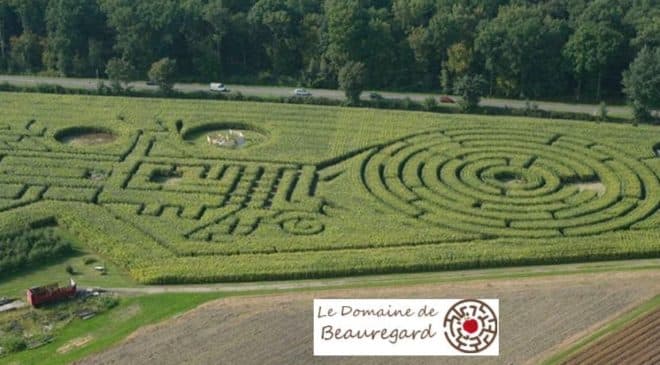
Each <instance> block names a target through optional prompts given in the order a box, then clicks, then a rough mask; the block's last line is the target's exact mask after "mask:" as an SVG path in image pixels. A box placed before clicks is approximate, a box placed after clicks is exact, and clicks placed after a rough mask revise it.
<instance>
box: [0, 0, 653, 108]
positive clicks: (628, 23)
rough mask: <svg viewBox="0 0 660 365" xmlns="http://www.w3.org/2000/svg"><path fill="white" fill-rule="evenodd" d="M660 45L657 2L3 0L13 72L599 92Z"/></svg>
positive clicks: (616, 94)
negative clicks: (154, 72) (351, 79)
mask: <svg viewBox="0 0 660 365" xmlns="http://www.w3.org/2000/svg"><path fill="white" fill-rule="evenodd" d="M659 46H660V4H659V3H658V1H657V0H593V1H587V0H545V1H543V0H324V1H321V0H140V1H134V0H0V72H5V73H45V74H57V75H61V76H85V77H97V76H98V77H105V76H107V75H106V72H107V70H108V69H109V67H108V66H110V69H111V70H116V69H117V68H119V70H121V71H122V72H124V73H125V74H126V77H127V78H145V77H146V76H147V73H148V71H149V70H150V68H151V67H152V65H153V64H154V63H155V62H158V61H159V60H162V59H163V58H167V59H169V60H172V61H173V64H175V65H176V67H175V68H172V69H171V71H172V72H173V73H174V74H175V77H176V79H178V80H182V81H183V80H187V81H202V82H208V81H209V80H218V81H224V82H236V83H284V84H299V85H305V86H308V87H325V88H336V87H337V86H338V85H339V82H340V81H341V80H340V78H341V77H340V76H342V74H346V73H347V74H349V75H350V74H352V73H354V71H355V70H356V67H357V68H358V69H360V68H362V69H361V70H360V71H361V74H360V78H361V80H360V81H361V82H362V83H363V84H364V86H365V87H368V88H374V89H400V90H433V91H441V92H446V93H449V92H451V91H453V90H455V86H456V85H455V84H461V83H463V81H465V80H464V77H465V76H467V75H479V77H480V79H479V80H480V82H481V81H483V85H484V89H485V92H486V93H487V94H489V95H498V96H505V97H520V98H556V97H564V98H566V97H570V98H575V99H577V100H602V99H605V98H620V97H621V95H622V92H623V90H624V88H623V86H622V80H623V74H624V71H625V70H627V69H628V68H629V66H630V64H631V63H632V62H633V61H634V60H635V58H636V57H637V55H638V54H640V53H641V51H642V50H643V49H648V50H651V53H653V51H654V50H656V49H658V47H659ZM347 65H350V67H349V68H348V69H345V70H344V71H342V68H346V66H347ZM356 65H357V66H356ZM166 66H168V67H170V66H169V65H166Z"/></svg>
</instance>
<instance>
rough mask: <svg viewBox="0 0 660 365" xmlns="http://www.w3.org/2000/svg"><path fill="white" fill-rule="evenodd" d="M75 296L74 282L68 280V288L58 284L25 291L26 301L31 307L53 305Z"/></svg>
mask: <svg viewBox="0 0 660 365" xmlns="http://www.w3.org/2000/svg"><path fill="white" fill-rule="evenodd" d="M75 295H76V282H75V281H73V279H70V282H69V286H67V287H60V286H59V285H58V284H56V283H55V284H48V285H44V286H37V287H33V288H30V289H28V290H27V300H28V303H30V304H31V305H32V306H33V307H38V306H40V305H42V304H45V303H53V302H57V301H59V300H62V299H66V298H73V297H74V296H75Z"/></svg>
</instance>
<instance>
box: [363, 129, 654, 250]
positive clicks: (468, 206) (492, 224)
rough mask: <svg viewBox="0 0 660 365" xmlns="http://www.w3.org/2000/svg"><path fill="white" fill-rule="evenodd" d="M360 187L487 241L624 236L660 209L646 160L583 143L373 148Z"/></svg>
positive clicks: (462, 137)
mask: <svg viewBox="0 0 660 365" xmlns="http://www.w3.org/2000/svg"><path fill="white" fill-rule="evenodd" d="M361 171H362V173H361V176H362V181H363V183H364V185H365V187H366V188H367V190H368V191H369V192H370V193H371V194H372V195H373V196H375V197H376V198H377V199H378V200H380V202H381V203H383V204H385V205H388V206H390V207H391V208H392V209H394V210H397V211H399V212H402V213H404V214H406V215H408V216H411V217H414V218H416V219H419V220H422V221H425V222H427V223H430V224H433V225H438V226H442V227H449V228H453V229H456V230H460V231H464V232H471V233H479V234H481V235H482V237H483V238H490V237H529V238H537V237H554V236H557V237H560V236H581V235H592V234H599V233H602V232H608V231H615V230H621V229H627V228H629V227H630V226H631V225H633V224H635V223H637V222H639V221H641V220H643V219H645V218H647V217H649V216H651V215H652V214H653V213H654V212H655V211H657V210H658V207H659V206H660V194H658V191H659V190H660V187H659V184H658V179H657V177H656V175H655V174H654V173H653V171H652V170H650V168H649V167H648V166H647V165H646V164H645V163H644V162H642V161H640V160H638V159H636V158H634V157H631V156H628V155H626V154H625V153H624V152H622V151H621V150H619V149H617V148H615V147H612V146H607V145H604V144H601V143H600V142H597V141H591V140H587V139H584V138H580V137H575V136H570V135H564V134H554V133H550V132H543V131H541V132H537V131H533V130H520V129H516V130H507V129H489V128H478V129H448V130H436V131H431V132H424V133H419V134H416V135H412V136H408V137H404V138H402V139H400V140H397V141H394V142H392V143H390V144H386V145H384V146H381V147H379V148H377V149H375V150H374V151H373V152H372V153H371V155H370V156H369V157H368V158H367V159H366V160H365V161H364V163H363V166H362V170H361Z"/></svg>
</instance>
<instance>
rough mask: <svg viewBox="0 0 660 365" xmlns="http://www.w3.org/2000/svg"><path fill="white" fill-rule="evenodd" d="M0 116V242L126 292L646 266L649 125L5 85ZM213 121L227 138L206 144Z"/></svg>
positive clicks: (650, 199) (653, 244) (652, 235)
mask: <svg viewBox="0 0 660 365" xmlns="http://www.w3.org/2000/svg"><path fill="white" fill-rule="evenodd" d="M0 110H2V113H1V114H0V233H2V234H3V235H7V234H9V235H11V234H12V233H13V232H20V231H22V230H26V229H34V228H38V227H41V226H44V225H57V226H58V227H59V228H61V229H63V230H65V231H67V232H69V233H70V234H72V235H73V236H75V237H78V238H79V239H80V241H81V242H82V243H83V244H85V245H87V246H89V247H90V249H92V250H94V251H96V252H98V253H99V254H101V255H102V256H104V257H105V258H106V259H108V260H112V261H113V262H115V263H116V264H118V265H120V266H122V267H124V268H125V269H126V270H127V272H129V273H130V274H131V275H132V276H133V277H134V278H135V279H136V280H138V281H140V282H144V283H174V282H210V281H229V280H263V279H279V278H304V277H319V276H332V275H351V274H364V273H380V272H401V271H421V270H441V269H453V268H472V267H489V266H503V265H520V264H540V263H556V262H568V261H588V260H602V259H615V258H631V257H658V256H660V213H659V206H660V184H659V180H658V176H659V175H660V158H658V157H657V155H656V152H655V150H654V148H655V147H654V146H657V145H658V143H660V130H659V129H658V128H657V127H650V126H639V127H634V126H631V125H610V124H594V123H587V122H564V121H556V120H555V121H551V120H531V119H522V118H502V117H500V118H493V117H479V116H446V115H438V114H426V113H411V112H391V111H388V112H384V111H377V110H364V109H343V108H332V107H311V106H294V105H271V104H250V103H230V102H213V101H183V100H162V99H160V100H159V99H124V98H103V97H89V96H53V95H38V94H11V93H2V94H0ZM231 129H235V130H239V131H241V133H245V138H246V140H247V143H246V144H245V146H240V147H236V146H235V147H234V148H225V147H222V146H219V145H216V144H213V143H210V141H211V140H212V138H211V137H210V133H216V134H217V133H218V131H227V130H231ZM207 134H209V135H208V136H209V137H208V138H207ZM213 138H215V137H213Z"/></svg>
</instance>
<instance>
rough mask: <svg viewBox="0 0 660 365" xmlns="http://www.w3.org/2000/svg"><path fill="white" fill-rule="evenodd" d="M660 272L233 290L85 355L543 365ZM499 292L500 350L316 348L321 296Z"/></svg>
mask: <svg viewBox="0 0 660 365" xmlns="http://www.w3.org/2000/svg"><path fill="white" fill-rule="evenodd" d="M659 279H660V273H658V272H653V271H638V272H625V273H601V274H580V275H566V276H558V277H543V278H529V279H501V280H483V281H472V282H469V283H443V284H422V285H411V286H405V287H387V288H360V289H341V290H325V291H309V292H299V293H289V294H278V295H268V296H252V297H239V298H228V299H223V300H218V301H214V302H210V303H207V304H204V305H202V306H200V307H199V308H197V309H195V310H193V311H190V312H188V313H186V314H184V315H182V316H179V317H177V318H175V319H172V320H169V321H166V322H164V323H161V324H158V325H154V326H150V327H146V328H143V329H141V330H139V331H137V332H136V333H134V334H132V335H131V336H130V337H129V338H128V339H127V340H125V341H124V342H123V343H122V344H120V345H118V346H116V347H114V348H111V349H109V350H107V351H105V352H103V353H100V354H97V355H95V356H92V357H90V358H87V359H85V360H82V361H80V362H79V364H128V363H130V364H154V363H156V364H183V363H185V364H211V363H213V364H215V363H222V364H384V363H386V364H439V363H442V364H477V363H478V364H536V363H539V362H540V361H542V360H543V359H544V358H546V357H548V356H549V355H551V354H552V353H554V352H555V351H557V350H558V349H559V348H560V347H562V346H565V345H567V344H570V343H572V342H574V341H575V340H577V339H579V338H581V337H582V336H584V335H586V334H588V333H590V332H592V331H593V330H595V329H596V328H598V327H600V326H602V325H603V324H604V323H606V322H607V321H609V320H611V319H612V318H614V317H616V316H617V315H619V314H620V313H622V312H623V311H626V310H629V309H631V308H633V307H634V306H636V305H638V304H640V303H641V302H643V301H645V300H647V299H649V298H651V297H652V296H654V295H655V294H657V293H658V292H660V280H659ZM467 297H477V298H479V297H480V298H499V299H500V308H501V312H500V321H501V331H502V332H501V339H500V344H501V345H500V356H499V357H493V358H478V357H472V358H438V357H407V358H396V357H389V358H382V357H324V358H320V357H316V358H315V357H314V356H313V353H312V345H313V344H312V321H313V318H312V300H313V299H314V298H467Z"/></svg>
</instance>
